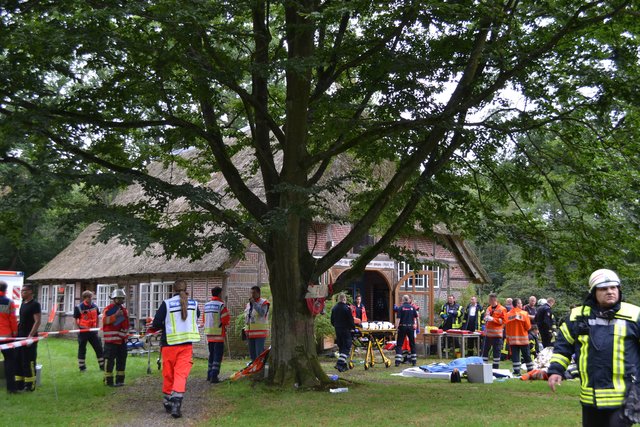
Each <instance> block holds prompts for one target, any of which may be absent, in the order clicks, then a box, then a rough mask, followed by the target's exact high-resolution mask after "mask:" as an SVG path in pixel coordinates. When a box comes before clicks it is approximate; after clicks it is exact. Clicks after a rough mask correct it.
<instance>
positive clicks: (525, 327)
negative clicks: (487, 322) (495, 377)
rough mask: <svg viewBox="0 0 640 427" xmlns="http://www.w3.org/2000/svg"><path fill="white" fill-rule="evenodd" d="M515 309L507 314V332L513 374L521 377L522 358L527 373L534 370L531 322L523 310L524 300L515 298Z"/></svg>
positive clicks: (513, 302)
mask: <svg viewBox="0 0 640 427" xmlns="http://www.w3.org/2000/svg"><path fill="white" fill-rule="evenodd" d="M512 304H513V308H512V309H511V310H510V311H509V312H508V313H507V319H506V321H505V325H506V326H505V331H506V334H507V340H508V342H509V347H510V348H511V361H512V362H513V373H514V375H516V376H520V356H521V355H522V358H523V359H524V363H526V364H527V372H531V371H532V370H533V361H532V360H531V353H529V329H531V320H529V314H528V313H527V312H526V311H524V310H523V309H522V300H521V299H520V298H514V299H513V301H512Z"/></svg>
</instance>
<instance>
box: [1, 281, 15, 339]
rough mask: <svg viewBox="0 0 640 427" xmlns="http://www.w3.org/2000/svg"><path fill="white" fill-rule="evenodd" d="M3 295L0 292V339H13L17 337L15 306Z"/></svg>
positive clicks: (3, 293)
mask: <svg viewBox="0 0 640 427" xmlns="http://www.w3.org/2000/svg"><path fill="white" fill-rule="evenodd" d="M5 294H6V292H0V337H15V336H16V335H18V319H17V317H16V306H15V304H14V303H13V301H12V300H10V299H9V298H7V297H6V296H5ZM0 344H1V343H0Z"/></svg>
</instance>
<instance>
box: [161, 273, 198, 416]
mask: <svg viewBox="0 0 640 427" xmlns="http://www.w3.org/2000/svg"><path fill="white" fill-rule="evenodd" d="M199 317H200V310H198V303H196V301H195V300H193V299H191V298H189V294H188V293H187V282H186V281H184V280H176V282H175V283H174V284H173V296H172V297H171V298H169V299H167V300H164V301H162V304H160V308H158V311H157V312H156V315H155V316H154V318H153V322H152V324H151V329H150V330H149V332H151V333H153V332H156V331H159V330H162V377H163V382H162V393H163V395H164V397H163V405H164V408H165V410H166V411H167V412H169V413H171V416H172V417H173V418H180V417H181V416H182V399H183V397H184V393H185V392H186V390H187V378H188V377H189V373H190V372H191V366H192V365H193V343H194V342H199V341H200V333H199V332H198V326H197V324H196V322H197V320H198V318H199Z"/></svg>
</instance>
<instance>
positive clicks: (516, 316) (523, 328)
mask: <svg viewBox="0 0 640 427" xmlns="http://www.w3.org/2000/svg"><path fill="white" fill-rule="evenodd" d="M529 329H531V320H529V314H528V313H527V312H526V311H524V310H522V309H520V308H518V307H514V308H513V309H511V311H510V312H508V313H507V318H506V326H505V330H506V332H507V340H508V341H509V345H527V346H528V345H529Z"/></svg>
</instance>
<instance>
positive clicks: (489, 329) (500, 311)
mask: <svg viewBox="0 0 640 427" xmlns="http://www.w3.org/2000/svg"><path fill="white" fill-rule="evenodd" d="M506 314H507V309H506V308H504V307H503V306H501V305H500V304H497V305H496V306H495V307H488V308H487V310H486V315H488V316H491V317H493V320H490V321H488V322H487V323H486V325H485V336H487V337H490V338H502V331H503V329H504V319H505V316H506Z"/></svg>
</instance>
